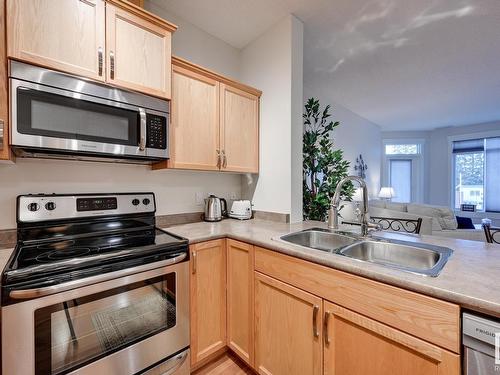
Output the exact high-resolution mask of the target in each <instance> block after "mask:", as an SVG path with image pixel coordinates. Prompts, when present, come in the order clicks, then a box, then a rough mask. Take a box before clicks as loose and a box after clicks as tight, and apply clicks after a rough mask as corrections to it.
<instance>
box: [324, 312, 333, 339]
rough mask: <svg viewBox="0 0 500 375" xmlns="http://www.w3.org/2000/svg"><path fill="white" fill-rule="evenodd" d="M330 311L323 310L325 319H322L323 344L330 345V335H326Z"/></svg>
mask: <svg viewBox="0 0 500 375" xmlns="http://www.w3.org/2000/svg"><path fill="white" fill-rule="evenodd" d="M330 314H331V313H330V311H326V312H325V318H324V319H325V320H324V321H323V330H324V335H325V346H330V337H329V336H328V321H329V320H330Z"/></svg>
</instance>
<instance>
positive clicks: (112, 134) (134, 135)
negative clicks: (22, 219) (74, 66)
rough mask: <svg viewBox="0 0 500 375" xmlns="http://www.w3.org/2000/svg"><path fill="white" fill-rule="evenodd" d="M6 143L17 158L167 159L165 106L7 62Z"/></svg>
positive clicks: (158, 101) (144, 97)
mask: <svg viewBox="0 0 500 375" xmlns="http://www.w3.org/2000/svg"><path fill="white" fill-rule="evenodd" d="M9 86H10V109H11V111H10V124H11V132H10V143H11V146H12V149H13V151H14V153H15V154H16V155H17V156H21V157H53V158H74V159H85V160H87V159H91V160H96V158H98V159H101V160H103V161H126V162H139V163H143V162H145V163H148V162H152V161H159V160H164V159H168V156H169V153H168V124H169V104H170V103H169V101H167V100H162V99H159V98H156V97H151V96H148V95H143V94H139V93H135V92H131V91H125V90H120V89H117V88H114V87H111V86H107V85H104V84H99V83H96V82H93V81H90V80H87V79H84V78H81V77H75V76H71V75H68V74H64V73H60V72H56V71H52V70H48V69H44V68H40V67H36V66H33V65H29V64H24V63H21V62H17V61H10V62H9Z"/></svg>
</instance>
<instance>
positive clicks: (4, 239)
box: [0, 229, 17, 248]
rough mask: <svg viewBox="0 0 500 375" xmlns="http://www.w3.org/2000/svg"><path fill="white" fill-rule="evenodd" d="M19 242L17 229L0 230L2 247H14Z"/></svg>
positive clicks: (0, 244)
mask: <svg viewBox="0 0 500 375" xmlns="http://www.w3.org/2000/svg"><path fill="white" fill-rule="evenodd" d="M16 242H17V231H16V230H15V229H3V230H0V248H6V247H14V246H15V245H16Z"/></svg>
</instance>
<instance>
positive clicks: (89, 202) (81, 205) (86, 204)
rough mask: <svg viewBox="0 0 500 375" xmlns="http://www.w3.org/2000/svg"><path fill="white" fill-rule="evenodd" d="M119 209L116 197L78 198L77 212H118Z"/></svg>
mask: <svg viewBox="0 0 500 375" xmlns="http://www.w3.org/2000/svg"><path fill="white" fill-rule="evenodd" d="M117 208H118V200H117V199H116V197H110V198H107V197H102V198H99V197H97V198H76V210H77V211H100V210H116V209H117Z"/></svg>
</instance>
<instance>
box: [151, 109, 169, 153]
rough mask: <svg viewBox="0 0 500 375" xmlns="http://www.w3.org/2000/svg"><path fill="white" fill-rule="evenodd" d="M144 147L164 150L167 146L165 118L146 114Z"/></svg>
mask: <svg viewBox="0 0 500 375" xmlns="http://www.w3.org/2000/svg"><path fill="white" fill-rule="evenodd" d="M146 147H147V148H155V149H161V150H165V149H166V148H167V118H166V117H165V116H159V115H153V114H150V113H148V114H146Z"/></svg>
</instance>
